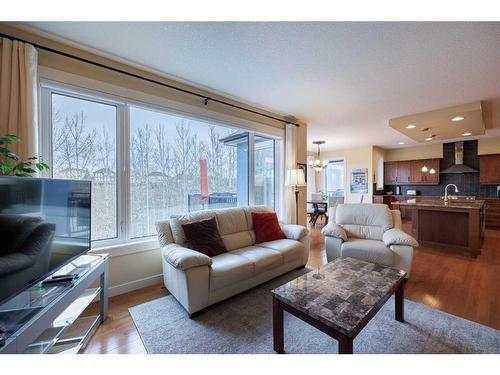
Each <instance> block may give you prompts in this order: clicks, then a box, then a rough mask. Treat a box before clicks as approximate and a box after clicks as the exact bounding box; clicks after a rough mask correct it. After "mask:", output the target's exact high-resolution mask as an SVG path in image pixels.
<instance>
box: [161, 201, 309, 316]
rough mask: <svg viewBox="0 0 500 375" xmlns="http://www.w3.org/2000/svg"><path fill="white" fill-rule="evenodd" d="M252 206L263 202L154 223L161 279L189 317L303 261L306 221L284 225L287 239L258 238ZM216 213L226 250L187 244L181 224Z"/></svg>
mask: <svg viewBox="0 0 500 375" xmlns="http://www.w3.org/2000/svg"><path fill="white" fill-rule="evenodd" d="M252 211H254V212H255V211H259V212H262V211H266V212H268V211H271V210H269V209H267V208H265V207H241V208H227V209H220V210H211V211H208V210H207V211H197V212H192V213H189V214H186V215H182V216H175V217H174V216H173V217H171V218H170V220H165V221H159V222H157V223H156V228H157V231H158V237H159V241H160V246H161V255H162V264H163V280H164V282H165V286H166V287H167V289H168V290H169V291H170V293H172V294H173V296H174V297H175V298H176V299H177V300H178V301H179V302H180V303H181V305H182V306H184V308H185V309H186V310H187V311H188V313H189V315H190V317H192V316H193V315H194V313H196V312H199V311H201V310H202V309H204V308H205V307H207V306H210V305H212V304H214V303H217V302H219V301H222V300H224V299H226V298H228V297H231V296H234V295H235V294H238V293H240V292H243V291H245V290H247V289H250V288H252V287H254V286H256V285H258V284H261V283H263V282H265V281H268V280H270V279H272V278H275V277H277V276H279V275H282V274H284V273H286V272H289V271H291V270H294V269H296V268H300V267H303V266H304V265H305V264H306V263H307V260H308V258H309V236H308V231H307V229H306V228H305V227H302V226H299V225H282V229H283V232H284V233H285V235H286V237H287V239H282V240H276V241H270V242H265V243H260V244H255V232H254V230H253V222H252ZM212 217H215V218H216V220H217V225H218V227H219V232H220V234H221V237H222V240H223V241H224V244H225V245H226V248H227V250H228V252H227V253H224V254H220V255H217V256H215V257H212V258H210V257H208V256H206V255H204V254H202V253H199V252H197V251H194V250H191V249H187V248H185V247H183V244H184V242H185V237H184V232H183V230H182V224H186V223H192V222H195V221H199V220H204V219H208V218H212Z"/></svg>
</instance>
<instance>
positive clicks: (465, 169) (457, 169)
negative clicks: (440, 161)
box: [441, 142, 479, 173]
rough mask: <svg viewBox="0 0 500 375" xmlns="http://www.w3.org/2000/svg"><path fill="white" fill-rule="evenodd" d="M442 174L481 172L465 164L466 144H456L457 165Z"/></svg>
mask: <svg viewBox="0 0 500 375" xmlns="http://www.w3.org/2000/svg"><path fill="white" fill-rule="evenodd" d="M441 173H479V171H477V170H475V169H474V168H471V167H469V166H467V165H465V164H464V143H463V142H455V164H454V165H452V166H451V167H449V168H446V169H445V170H444V171H441Z"/></svg>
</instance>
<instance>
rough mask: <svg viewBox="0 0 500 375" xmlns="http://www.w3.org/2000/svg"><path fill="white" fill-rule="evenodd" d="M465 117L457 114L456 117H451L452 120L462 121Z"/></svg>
mask: <svg viewBox="0 0 500 375" xmlns="http://www.w3.org/2000/svg"><path fill="white" fill-rule="evenodd" d="M464 119H465V117H463V116H455V117H453V118H452V119H451V121H462V120H464Z"/></svg>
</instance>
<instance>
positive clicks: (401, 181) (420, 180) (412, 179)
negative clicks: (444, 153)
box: [384, 159, 440, 185]
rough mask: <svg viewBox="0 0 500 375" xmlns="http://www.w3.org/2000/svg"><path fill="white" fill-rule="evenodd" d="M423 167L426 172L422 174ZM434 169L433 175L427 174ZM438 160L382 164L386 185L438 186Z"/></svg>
mask: <svg viewBox="0 0 500 375" xmlns="http://www.w3.org/2000/svg"><path fill="white" fill-rule="evenodd" d="M424 165H425V166H426V167H427V170H428V171H427V172H422V168H423V167H424ZM431 169H434V171H435V173H429V172H430V170H431ZM439 171H440V169H439V159H424V160H408V161H391V162H386V163H384V183H385V184H386V185H439Z"/></svg>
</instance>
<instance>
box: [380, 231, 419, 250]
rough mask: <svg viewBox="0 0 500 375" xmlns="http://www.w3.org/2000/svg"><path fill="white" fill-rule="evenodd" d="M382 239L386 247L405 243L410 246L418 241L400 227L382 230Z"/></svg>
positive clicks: (413, 245) (416, 244) (414, 245)
mask: <svg viewBox="0 0 500 375" xmlns="http://www.w3.org/2000/svg"><path fill="white" fill-rule="evenodd" d="M382 241H384V243H385V246H388V247H389V246H391V245H405V246H412V247H417V246H418V242H417V240H416V239H414V238H413V237H412V236H410V235H409V234H406V233H405V232H403V231H402V230H401V229H396V228H392V229H389V230H386V231H385V232H384V235H383V236H382Z"/></svg>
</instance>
